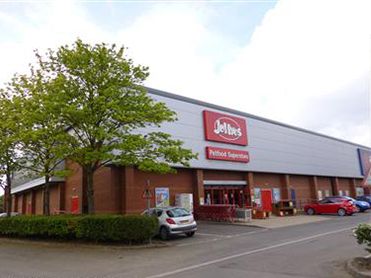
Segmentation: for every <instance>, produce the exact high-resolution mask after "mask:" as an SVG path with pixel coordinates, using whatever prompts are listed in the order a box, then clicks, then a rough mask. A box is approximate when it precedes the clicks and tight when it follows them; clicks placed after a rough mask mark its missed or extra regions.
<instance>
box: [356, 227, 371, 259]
mask: <svg viewBox="0 0 371 278" xmlns="http://www.w3.org/2000/svg"><path fill="white" fill-rule="evenodd" d="M354 236H355V237H356V238H357V242H358V244H366V248H365V249H366V250H367V251H368V252H370V253H371V225H370V224H359V225H358V227H357V228H356V229H355V230H354Z"/></svg>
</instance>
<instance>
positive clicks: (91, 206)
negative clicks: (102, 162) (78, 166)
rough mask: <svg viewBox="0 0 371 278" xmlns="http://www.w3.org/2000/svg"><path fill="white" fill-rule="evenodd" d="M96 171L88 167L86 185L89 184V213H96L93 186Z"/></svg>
mask: <svg viewBox="0 0 371 278" xmlns="http://www.w3.org/2000/svg"><path fill="white" fill-rule="evenodd" d="M93 175H94V170H93V169H92V167H91V166H88V167H86V183H87V186H86V188H87V196H88V213H89V214H94V213H95V205H94V186H93Z"/></svg>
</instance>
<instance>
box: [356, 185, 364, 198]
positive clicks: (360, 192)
mask: <svg viewBox="0 0 371 278" xmlns="http://www.w3.org/2000/svg"><path fill="white" fill-rule="evenodd" d="M364 194H365V191H364V189H363V187H356V196H362V195H364Z"/></svg>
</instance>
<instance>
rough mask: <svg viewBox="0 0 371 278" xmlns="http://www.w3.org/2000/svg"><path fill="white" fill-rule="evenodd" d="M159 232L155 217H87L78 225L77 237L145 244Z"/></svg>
mask: <svg viewBox="0 0 371 278" xmlns="http://www.w3.org/2000/svg"><path fill="white" fill-rule="evenodd" d="M157 230H158V220H157V218H155V217H147V216H139V215H129V216H124V217H123V216H118V215H117V216H107V215H100V216H86V217H84V218H83V219H81V221H79V223H78V226H77V228H76V237H77V238H82V239H86V240H93V241H128V242H143V241H145V240H148V239H150V238H151V237H153V236H154V235H155V232H156V231H157Z"/></svg>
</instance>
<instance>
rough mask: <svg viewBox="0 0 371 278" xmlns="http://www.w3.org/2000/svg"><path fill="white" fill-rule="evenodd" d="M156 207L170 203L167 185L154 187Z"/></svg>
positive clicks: (166, 205)
mask: <svg viewBox="0 0 371 278" xmlns="http://www.w3.org/2000/svg"><path fill="white" fill-rule="evenodd" d="M155 195H156V207H168V206H169V205H170V194H169V188H168V187H156V188H155Z"/></svg>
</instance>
